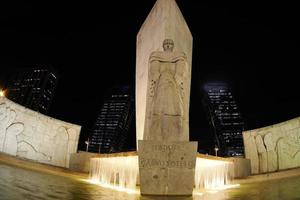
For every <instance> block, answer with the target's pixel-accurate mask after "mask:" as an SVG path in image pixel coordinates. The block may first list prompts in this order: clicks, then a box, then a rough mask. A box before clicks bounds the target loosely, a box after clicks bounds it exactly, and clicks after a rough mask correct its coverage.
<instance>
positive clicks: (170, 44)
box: [163, 39, 174, 52]
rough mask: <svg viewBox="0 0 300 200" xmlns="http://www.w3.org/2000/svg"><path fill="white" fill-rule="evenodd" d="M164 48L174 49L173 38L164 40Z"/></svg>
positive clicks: (166, 49) (165, 49) (167, 49)
mask: <svg viewBox="0 0 300 200" xmlns="http://www.w3.org/2000/svg"><path fill="white" fill-rule="evenodd" d="M163 48H164V51H171V52H172V51H173V48H174V42H173V40H171V39H165V40H164V42H163Z"/></svg>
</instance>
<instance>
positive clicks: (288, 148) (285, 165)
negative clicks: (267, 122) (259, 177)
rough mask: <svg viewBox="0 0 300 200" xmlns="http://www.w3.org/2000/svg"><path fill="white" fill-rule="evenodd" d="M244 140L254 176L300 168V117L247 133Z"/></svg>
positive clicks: (246, 154) (244, 133)
mask: <svg viewBox="0 0 300 200" xmlns="http://www.w3.org/2000/svg"><path fill="white" fill-rule="evenodd" d="M243 139H244V146H245V156H246V158H248V159H250V160H251V173H252V174H260V173H267V172H274V171H278V170H284V169H289V168H295V167H300V117H298V118H295V119H292V120H288V121H285V122H282V123H279V124H275V125H272V126H267V127H264V128H259V129H254V130H250V131H245V132H243Z"/></svg>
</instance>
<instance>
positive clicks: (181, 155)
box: [136, 0, 197, 195]
mask: <svg viewBox="0 0 300 200" xmlns="http://www.w3.org/2000/svg"><path fill="white" fill-rule="evenodd" d="M191 62H192V35H191V33H190V31H189V28H188V26H187V24H186V22H185V20H184V18H183V16H182V14H181V12H180V10H179V8H178V6H177V4H176V2H175V0H157V2H156V4H155V5H154V7H153V8H152V10H151V12H150V14H149V15H148V17H147V19H146V20H145V22H144V24H143V25H142V27H141V29H140V31H139V33H138V35H137V57H136V116H137V120H136V127H137V141H138V154H139V168H140V184H141V193H142V194H149V195H191V194H192V190H193V184H194V174H195V162H196V153H197V143H196V142H189V98H190V83H191Z"/></svg>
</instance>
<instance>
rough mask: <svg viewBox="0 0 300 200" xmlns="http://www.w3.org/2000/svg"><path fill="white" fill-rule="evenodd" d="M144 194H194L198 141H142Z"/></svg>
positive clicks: (141, 177)
mask: <svg viewBox="0 0 300 200" xmlns="http://www.w3.org/2000/svg"><path fill="white" fill-rule="evenodd" d="M139 145H140V149H139V151H138V156H139V170H140V184H141V186H140V188H141V194H148V195H191V194H192V191H193V186H194V180H195V165H196V155H197V142H167V141H146V140H144V141H142V140H140V141H139Z"/></svg>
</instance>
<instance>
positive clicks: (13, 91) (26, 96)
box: [6, 66, 58, 114]
mask: <svg viewBox="0 0 300 200" xmlns="http://www.w3.org/2000/svg"><path fill="white" fill-rule="evenodd" d="M57 82H58V75H57V72H56V71H55V70H54V69H53V68H51V67H49V66H40V67H33V68H26V69H18V70H15V71H14V72H13V73H12V75H11V77H10V79H9V80H8V82H7V85H6V91H7V92H6V96H7V98H9V99H10V100H12V101H14V102H15V103H18V104H21V105H23V106H25V107H27V108H30V109H32V110H35V111H37V112H40V113H42V114H48V112H49V109H50V105H51V102H52V99H53V97H54V92H55V88H56V86H57Z"/></svg>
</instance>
